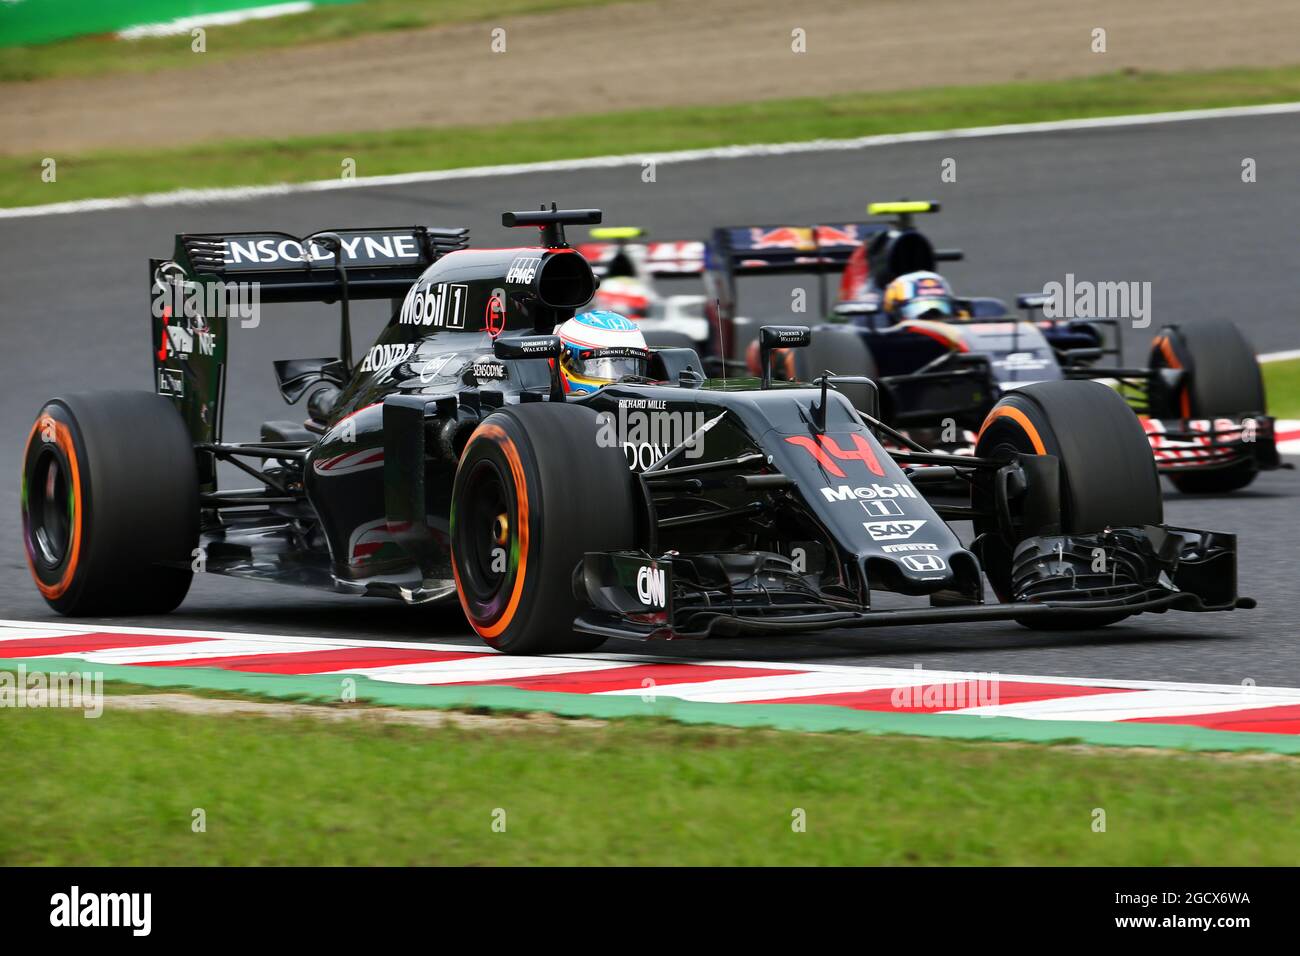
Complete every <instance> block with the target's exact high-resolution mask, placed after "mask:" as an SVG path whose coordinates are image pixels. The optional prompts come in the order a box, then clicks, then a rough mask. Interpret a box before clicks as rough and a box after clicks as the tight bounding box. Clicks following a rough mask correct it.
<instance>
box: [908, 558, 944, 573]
mask: <svg viewBox="0 0 1300 956" xmlns="http://www.w3.org/2000/svg"><path fill="white" fill-rule="evenodd" d="M899 560H900V561H902V562H903V566H904V567H906V568H911V569H912V570H913V571H944V570H947V568H948V565H946V564H944V561H943V558H941V557H939V556H938V555H934V554H918V555H907V556H906V557H903V558H899Z"/></svg>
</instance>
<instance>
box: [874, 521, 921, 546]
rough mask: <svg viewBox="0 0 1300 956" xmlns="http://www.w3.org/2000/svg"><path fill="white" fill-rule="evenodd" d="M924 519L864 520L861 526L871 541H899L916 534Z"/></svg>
mask: <svg viewBox="0 0 1300 956" xmlns="http://www.w3.org/2000/svg"><path fill="white" fill-rule="evenodd" d="M925 521H926V519H924V518H922V519H921V520H919V521H864V522H862V527H864V528H866V529H867V534H869V535H871V539H872V540H873V541H901V540H903V539H905V538H910V537H911V536H912V535H914V534H916V532H917V531H919V530H920V529H921V526H922V525H923V524H925Z"/></svg>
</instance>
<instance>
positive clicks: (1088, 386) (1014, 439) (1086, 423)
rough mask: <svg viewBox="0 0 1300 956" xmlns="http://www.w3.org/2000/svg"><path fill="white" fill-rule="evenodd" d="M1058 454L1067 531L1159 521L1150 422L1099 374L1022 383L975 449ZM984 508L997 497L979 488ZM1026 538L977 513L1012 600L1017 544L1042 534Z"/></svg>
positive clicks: (988, 566)
mask: <svg viewBox="0 0 1300 956" xmlns="http://www.w3.org/2000/svg"><path fill="white" fill-rule="evenodd" d="M1016 453H1019V454H1026V455H1055V456H1056V457H1057V458H1058V459H1059V460H1060V465H1061V487H1060V499H1061V531H1062V532H1063V533H1065V534H1089V533H1094V532H1098V531H1103V530H1105V529H1106V528H1133V527H1138V528H1140V527H1143V526H1145V525H1158V524H1161V523H1162V522H1163V521H1164V501H1163V498H1162V497H1161V494H1160V477H1159V475H1158V474H1157V472H1156V465H1155V459H1154V458H1153V457H1152V455H1151V446H1150V445H1149V444H1148V442H1147V437H1146V434H1145V433H1144V432H1143V430H1142V426H1141V425H1139V424H1138V420H1137V418H1136V416H1134V414H1133V411H1132V409H1130V408H1129V406H1128V404H1127V403H1126V402H1125V401H1124V400H1123V399H1122V398H1120V396H1119V395H1118V394H1117V393H1116V392H1115V391H1114V390H1113V389H1109V388H1107V387H1106V386H1105V385H1101V384H1099V383H1097V382H1091V381H1080V380H1074V381H1054V382H1039V383H1037V384H1034V385H1026V386H1024V387H1023V388H1018V389H1016V390H1015V391H1013V392H1011V393H1010V394H1009V395H1007V396H1005V397H1004V398H1002V399H1001V400H1000V401H999V402H998V403H997V404H996V405H995V406H994V407H993V410H992V411H990V412H989V415H988V418H986V419H985V420H984V425H983V427H982V428H981V429H980V435H979V441H978V442H977V443H976V446H975V454H976V456H977V457H980V458H995V459H996V458H1006V459H1009V458H1010V457H1011V456H1012V455H1013V454H1016ZM974 504H975V506H976V507H977V509H979V510H981V511H987V509H988V508H989V507H990V502H988V501H985V500H981V498H980V496H978V495H976V496H975V500H974ZM1020 530H1021V534H1020V539H1019V540H1017V541H1012V542H1008V541H1005V540H1003V539H1002V537H1001V535H1000V534H999V532H998V528H997V523H996V522H995V521H992V520H990V519H987V518H982V519H977V520H976V521H975V532H976V534H978V535H981V536H982V548H981V550H982V555H981V557H982V560H983V564H984V572H985V574H986V575H987V577H988V579H989V583H990V584H991V585H992V586H993V590H994V592H995V593H996V594H997V596H998V599H999V600H1001V601H1003V602H1009V601H1012V600H1013V599H1014V597H1015V595H1014V594H1012V585H1011V565H1012V557H1013V555H1014V553H1015V548H1016V545H1018V544H1019V543H1020V541H1021V540H1024V539H1025V538H1030V537H1035V536H1037V535H1038V534H1039V530H1038V529H1036V528H1021V529H1020ZM1125 617H1128V614H1126V613H1125V612H1123V611H1118V612H1116V613H1115V614H1114V615H1078V616H1068V615H1064V616H1054V617H1051V618H1032V617H1031V618H1024V619H1020V623H1021V624H1023V625H1025V626H1026V627H1029V628H1032V629H1035V630H1065V629H1072V628H1090V627H1102V626H1104V625H1106V624H1113V623H1114V622H1116V621H1119V620H1123V619H1124V618H1125Z"/></svg>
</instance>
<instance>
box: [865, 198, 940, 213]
mask: <svg viewBox="0 0 1300 956" xmlns="http://www.w3.org/2000/svg"><path fill="white" fill-rule="evenodd" d="M938 211H939V204H938V203H937V202H924V201H919V200H918V201H915V202H913V201H899V202H873V203H868V204H867V215H868V216H910V215H912V214H913V213H918V212H938Z"/></svg>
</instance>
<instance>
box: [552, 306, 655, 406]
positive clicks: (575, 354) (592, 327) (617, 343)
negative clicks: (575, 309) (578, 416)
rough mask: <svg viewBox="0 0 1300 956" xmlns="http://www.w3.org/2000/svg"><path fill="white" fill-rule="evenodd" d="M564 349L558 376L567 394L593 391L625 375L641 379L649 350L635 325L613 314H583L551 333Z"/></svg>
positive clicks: (646, 366)
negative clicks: (556, 337) (556, 336)
mask: <svg viewBox="0 0 1300 956" xmlns="http://www.w3.org/2000/svg"><path fill="white" fill-rule="evenodd" d="M555 334H556V335H558V336H559V337H560V343H561V345H562V346H563V347H564V348H563V351H562V352H561V353H560V377H561V379H563V381H564V387H565V390H566V391H569V392H594V391H596V389H598V388H601V387H602V386H604V385H609V384H610V383H611V382H617V381H619V380H620V379H624V378H627V377H629V376H638V377H642V378H644V377H645V374H646V372H647V371H648V370H649V367H650V349H649V348H647V347H646V344H645V336H643V335H642V334H641V330H640V329H639V328H638V327H637V324H636V323H635V322H633V321H632V320H631V319H629V318H627V317H626V316H623V315H619V314H618V313H617V312H608V311H599V312H583V313H582V314H580V315H575V316H574V317H573V318H571V319H569V320H568V321H567V322H564V323H562V324H561V325H560V326H558V327H557V328H556V330H555Z"/></svg>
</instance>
